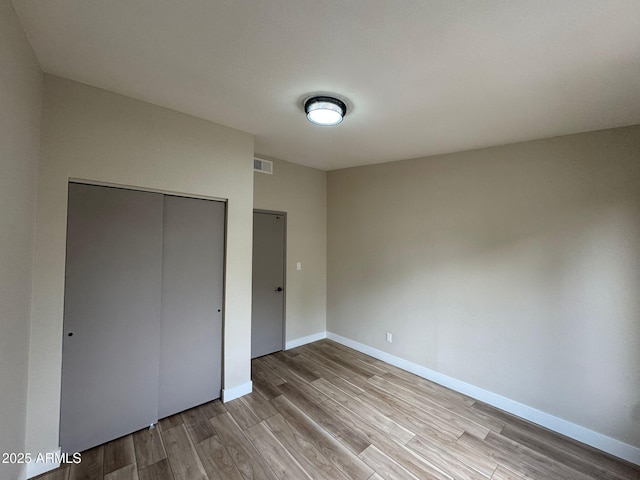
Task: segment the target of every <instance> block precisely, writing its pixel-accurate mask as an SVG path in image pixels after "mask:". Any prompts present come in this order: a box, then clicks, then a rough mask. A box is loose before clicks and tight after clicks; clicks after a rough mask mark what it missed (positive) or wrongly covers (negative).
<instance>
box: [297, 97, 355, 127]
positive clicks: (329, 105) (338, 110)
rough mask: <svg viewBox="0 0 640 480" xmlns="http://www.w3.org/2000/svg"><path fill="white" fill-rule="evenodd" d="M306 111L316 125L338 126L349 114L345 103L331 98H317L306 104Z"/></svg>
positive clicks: (309, 100)
mask: <svg viewBox="0 0 640 480" xmlns="http://www.w3.org/2000/svg"><path fill="white" fill-rule="evenodd" d="M304 111H305V113H306V114H307V118H308V119H309V121H310V122H311V123H315V124H316V125H337V124H339V123H340V122H341V121H342V117H344V116H345V115H346V114H347V106H346V105H345V104H344V102H343V101H341V100H338V99H337V98H334V97H329V96H325V95H322V96H315V97H311V98H310V99H308V100H307V101H306V102H304Z"/></svg>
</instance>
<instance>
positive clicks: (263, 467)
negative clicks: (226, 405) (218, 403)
mask: <svg viewBox="0 0 640 480" xmlns="http://www.w3.org/2000/svg"><path fill="white" fill-rule="evenodd" d="M210 421H211V424H212V425H213V428H215V430H216V432H217V433H218V436H219V437H220V439H221V440H222V442H223V443H224V445H225V446H226V448H227V451H228V452H229V455H230V456H231V458H232V459H233V461H234V463H235V464H236V467H238V470H240V472H241V473H242V476H243V477H244V478H245V479H246V480H274V479H276V478H277V477H276V476H275V475H274V473H273V472H272V471H271V468H269V466H268V464H267V463H266V462H265V460H264V458H263V457H262V456H261V455H260V454H259V453H258V451H257V450H256V449H255V447H254V446H253V444H252V443H251V441H250V440H249V439H248V438H247V437H246V436H245V435H244V433H243V432H242V429H241V428H240V426H239V425H238V424H237V423H236V421H235V420H234V419H233V417H232V416H231V413H229V412H227V413H223V414H221V415H218V416H217V417H214V418H212V419H211V420H210Z"/></svg>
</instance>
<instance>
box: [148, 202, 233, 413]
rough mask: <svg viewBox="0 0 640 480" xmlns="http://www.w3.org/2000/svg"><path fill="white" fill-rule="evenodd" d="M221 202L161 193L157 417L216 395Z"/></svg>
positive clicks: (219, 375)
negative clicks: (162, 195)
mask: <svg viewBox="0 0 640 480" xmlns="http://www.w3.org/2000/svg"><path fill="white" fill-rule="evenodd" d="M224 228H225V204H224V203H222V202H215V201H209V200H199V199H193V198H183V197H173V196H168V195H167V196H165V198H164V246H163V267H162V325H161V346H160V395H159V410H158V417H159V418H164V417H166V416H168V415H172V414H174V413H176V412H180V411H183V410H185V409H187V408H191V407H193V406H196V405H200V404H202V403H205V402H208V401H210V400H213V399H215V398H219V397H220V391H221V382H222V292H223V268H224V267H223V262H224Z"/></svg>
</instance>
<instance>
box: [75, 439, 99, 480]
mask: <svg viewBox="0 0 640 480" xmlns="http://www.w3.org/2000/svg"><path fill="white" fill-rule="evenodd" d="M103 464H104V446H103V445H100V446H98V447H95V448H92V449H91V450H86V451H84V452H82V461H81V462H80V463H74V464H72V465H71V468H70V469H69V480H103V477H104V470H103Z"/></svg>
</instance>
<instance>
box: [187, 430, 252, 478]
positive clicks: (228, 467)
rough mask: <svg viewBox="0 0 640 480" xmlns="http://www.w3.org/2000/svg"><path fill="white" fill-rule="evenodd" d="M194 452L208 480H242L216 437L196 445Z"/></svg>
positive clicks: (238, 471)
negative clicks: (196, 453)
mask: <svg viewBox="0 0 640 480" xmlns="http://www.w3.org/2000/svg"><path fill="white" fill-rule="evenodd" d="M196 451H197V452H198V456H199V457H200V461H201V462H202V466H203V467H204V470H205V471H206V472H207V476H208V477H209V480H242V475H241V474H240V470H238V467H236V465H235V463H233V460H232V458H231V455H229V452H227V449H226V448H225V447H224V445H223V444H222V442H221V441H220V439H219V438H218V436H217V435H214V436H213V437H209V438H207V439H206V440H203V441H202V442H200V443H198V444H196Z"/></svg>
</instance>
